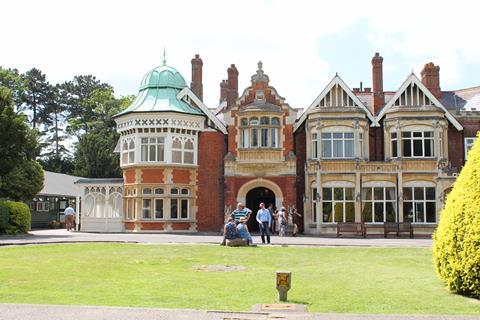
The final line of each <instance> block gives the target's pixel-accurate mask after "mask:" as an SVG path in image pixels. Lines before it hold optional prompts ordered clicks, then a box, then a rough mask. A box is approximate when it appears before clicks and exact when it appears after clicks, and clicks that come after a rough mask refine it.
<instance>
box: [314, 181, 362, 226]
mask: <svg viewBox="0 0 480 320" xmlns="http://www.w3.org/2000/svg"><path fill="white" fill-rule="evenodd" d="M354 192H355V189H354V188H337V187H335V188H323V189H322V201H323V202H322V216H323V222H325V223H336V222H354V221H355V200H354V196H353V194H354Z"/></svg>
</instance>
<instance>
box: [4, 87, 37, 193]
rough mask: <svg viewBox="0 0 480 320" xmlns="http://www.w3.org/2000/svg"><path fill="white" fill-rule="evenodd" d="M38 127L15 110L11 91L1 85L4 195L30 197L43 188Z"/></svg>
mask: <svg viewBox="0 0 480 320" xmlns="http://www.w3.org/2000/svg"><path fill="white" fill-rule="evenodd" d="M39 151H40V150H39V145H38V141H37V132H36V130H32V129H30V127H29V126H28V124H27V119H26V118H25V116H23V115H20V114H17V113H16V112H15V110H14V105H13V100H12V95H11V91H10V90H8V89H7V88H5V87H0V154H1V155H2V156H1V157H0V198H10V199H13V200H28V199H30V198H32V197H33V196H34V195H36V194H37V193H38V192H40V190H41V189H42V188H43V170H42V167H41V166H40V164H39V163H38V162H37V161H35V157H36V156H37V155H38V153H39Z"/></svg>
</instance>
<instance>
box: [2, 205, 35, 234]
mask: <svg viewBox="0 0 480 320" xmlns="http://www.w3.org/2000/svg"><path fill="white" fill-rule="evenodd" d="M0 207H7V208H8V213H9V219H8V224H7V226H6V227H5V230H4V232H5V233H6V234H19V233H27V232H28V230H29V229H30V209H29V208H28V206H27V205H26V204H25V203H23V202H15V201H2V202H0Z"/></svg>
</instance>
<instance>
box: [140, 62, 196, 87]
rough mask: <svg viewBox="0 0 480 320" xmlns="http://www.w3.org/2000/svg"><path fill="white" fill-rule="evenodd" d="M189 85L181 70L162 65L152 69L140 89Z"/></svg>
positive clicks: (144, 78)
mask: <svg viewBox="0 0 480 320" xmlns="http://www.w3.org/2000/svg"><path fill="white" fill-rule="evenodd" d="M186 86H187V83H186V82H185V79H183V77H182V75H181V74H180V72H178V71H177V70H176V69H175V68H172V67H169V66H160V67H156V68H155V69H152V70H150V71H149V72H148V73H147V74H146V75H145V76H144V77H143V79H142V83H141V84H140V90H142V89H145V88H165V87H167V88H177V89H180V90H181V89H183V88H185V87H186Z"/></svg>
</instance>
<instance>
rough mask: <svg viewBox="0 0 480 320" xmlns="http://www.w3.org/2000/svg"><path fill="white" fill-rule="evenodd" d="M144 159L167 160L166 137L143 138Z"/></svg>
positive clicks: (151, 160)
mask: <svg viewBox="0 0 480 320" xmlns="http://www.w3.org/2000/svg"><path fill="white" fill-rule="evenodd" d="M141 142H142V144H141V149H142V161H143V162H162V161H165V137H158V138H141Z"/></svg>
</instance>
